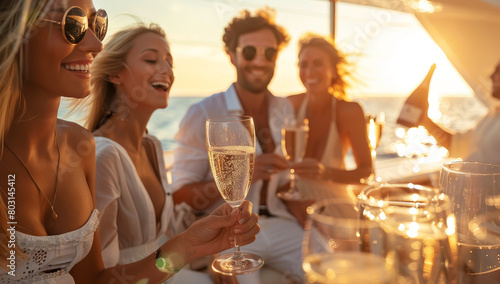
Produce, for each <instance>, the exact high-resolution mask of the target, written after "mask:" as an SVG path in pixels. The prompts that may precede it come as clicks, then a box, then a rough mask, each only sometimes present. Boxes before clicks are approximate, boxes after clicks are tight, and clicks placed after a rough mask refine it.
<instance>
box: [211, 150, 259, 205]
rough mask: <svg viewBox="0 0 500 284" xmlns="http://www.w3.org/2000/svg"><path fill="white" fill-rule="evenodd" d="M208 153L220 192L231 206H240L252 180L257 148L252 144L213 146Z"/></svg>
mask: <svg viewBox="0 0 500 284" xmlns="http://www.w3.org/2000/svg"><path fill="white" fill-rule="evenodd" d="M208 155H209V158H210V165H211V168H212V173H213V175H214V179H215V182H216V184H217V187H218V188H219V192H220V194H221V195H222V197H223V198H224V200H226V202H227V203H229V204H230V205H231V206H233V207H236V206H239V205H240V204H241V202H242V201H243V200H244V199H245V197H246V196H247V193H248V189H249V187H250V182H251V180H252V174H253V168H254V159H255V149H254V148H253V147H250V146H223V147H211V148H210V149H209V151H208Z"/></svg>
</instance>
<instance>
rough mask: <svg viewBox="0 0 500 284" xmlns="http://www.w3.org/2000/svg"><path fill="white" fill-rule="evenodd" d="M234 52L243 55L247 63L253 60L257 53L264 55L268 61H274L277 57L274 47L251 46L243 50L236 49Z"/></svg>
mask: <svg viewBox="0 0 500 284" xmlns="http://www.w3.org/2000/svg"><path fill="white" fill-rule="evenodd" d="M236 51H237V52H241V55H243V58H245V60H247V61H251V60H253V59H254V58H255V56H256V55H257V52H258V53H264V55H265V56H266V59H267V60H268V61H276V57H277V56H278V50H277V49H276V48H274V47H263V46H259V47H255V46H253V45H247V46H245V47H243V48H241V47H237V48H236Z"/></svg>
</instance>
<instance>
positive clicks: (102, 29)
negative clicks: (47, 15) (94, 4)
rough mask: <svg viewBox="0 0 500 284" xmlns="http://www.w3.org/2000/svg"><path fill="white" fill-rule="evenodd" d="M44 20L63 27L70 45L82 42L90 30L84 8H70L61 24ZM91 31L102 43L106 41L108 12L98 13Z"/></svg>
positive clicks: (100, 11)
mask: <svg viewBox="0 0 500 284" xmlns="http://www.w3.org/2000/svg"><path fill="white" fill-rule="evenodd" d="M42 20H43V21H46V22H49V23H54V24H58V25H61V27H62V34H63V37H64V38H65V39H66V41H67V42H68V43H69V44H73V45H75V44H78V43H79V42H80V41H82V39H83V37H84V36H85V33H86V32H87V30H88V29H89V23H88V18H87V14H85V12H84V11H83V10H82V8H80V7H77V6H72V7H69V8H68V10H66V12H65V13H64V16H63V18H62V21H61V22H58V21H54V20H49V19H42ZM91 30H92V31H93V32H94V34H95V36H96V37H97V38H98V39H99V40H100V41H102V40H103V39H104V37H105V36H106V32H107V31H108V14H107V13H106V11H104V10H102V9H100V10H98V11H97V12H96V14H95V16H94V22H93V23H92V26H91Z"/></svg>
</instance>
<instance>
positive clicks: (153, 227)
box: [95, 134, 175, 267]
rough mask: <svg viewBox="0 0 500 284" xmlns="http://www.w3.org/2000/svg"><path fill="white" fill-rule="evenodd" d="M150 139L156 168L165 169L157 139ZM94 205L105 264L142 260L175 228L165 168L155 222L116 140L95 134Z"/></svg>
mask: <svg viewBox="0 0 500 284" xmlns="http://www.w3.org/2000/svg"><path fill="white" fill-rule="evenodd" d="M144 139H146V140H149V141H151V142H153V144H154V146H155V154H156V159H157V161H158V167H159V169H164V168H165V167H164V163H163V154H162V153H163V152H162V151H161V144H160V141H159V140H158V139H156V138H155V137H153V136H151V135H147V134H146V135H145V136H144ZM95 141H96V193H95V195H96V207H97V209H99V211H100V212H101V216H100V224H99V237H100V240H101V250H102V257H103V260H104V266H105V267H113V266H116V265H117V264H128V263H133V262H136V261H138V260H141V259H144V258H146V257H147V256H149V255H151V254H152V253H154V252H155V251H156V249H158V247H160V246H161V245H162V244H164V243H165V242H166V241H167V239H168V237H167V234H168V235H169V236H173V235H174V233H175V231H174V229H173V226H172V224H171V223H172V222H173V220H174V203H173V199H172V190H171V188H170V186H169V185H168V182H167V177H166V173H165V171H162V170H160V171H159V172H160V177H161V183H162V186H163V189H164V191H165V204H164V206H163V211H162V213H161V222H159V224H157V222H156V216H155V211H154V207H153V202H152V201H151V198H150V196H149V194H148V192H147V190H146V188H145V187H144V185H143V183H142V181H141V179H140V177H139V175H138V173H137V171H136V169H135V166H134V164H133V162H132V160H131V159H130V157H129V155H128V153H127V151H126V150H125V149H124V148H123V147H122V146H121V145H120V144H118V143H117V142H115V141H113V140H111V139H109V138H105V137H95Z"/></svg>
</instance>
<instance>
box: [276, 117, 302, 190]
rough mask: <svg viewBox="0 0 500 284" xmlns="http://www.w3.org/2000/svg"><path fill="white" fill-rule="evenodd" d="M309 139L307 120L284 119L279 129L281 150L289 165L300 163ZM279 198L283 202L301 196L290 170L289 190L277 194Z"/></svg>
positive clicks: (291, 169) (293, 171)
mask: <svg viewBox="0 0 500 284" xmlns="http://www.w3.org/2000/svg"><path fill="white" fill-rule="evenodd" d="M308 138H309V122H308V120H307V119H303V120H298V119H295V118H294V117H285V120H284V124H283V128H282V129H281V148H282V150H283V155H285V158H286V159H287V160H288V161H289V163H298V162H301V161H302V159H303V158H304V155H305V153H306V149H307V140H308ZM277 195H278V197H279V198H282V199H285V200H299V199H303V196H302V195H301V194H300V192H299V191H298V189H297V187H296V184H295V170H294V169H293V168H290V188H289V189H288V191H286V192H279V193H278V194H277Z"/></svg>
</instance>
